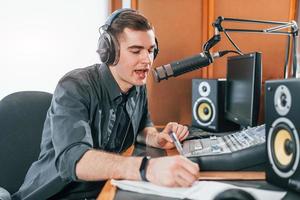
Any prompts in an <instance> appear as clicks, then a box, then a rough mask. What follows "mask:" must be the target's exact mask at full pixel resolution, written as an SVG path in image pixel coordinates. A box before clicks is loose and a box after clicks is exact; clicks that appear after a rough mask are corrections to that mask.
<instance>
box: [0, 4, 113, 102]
mask: <svg viewBox="0 0 300 200" xmlns="http://www.w3.org/2000/svg"><path fill="white" fill-rule="evenodd" d="M107 8H108V1H107V0H89V1H84V0H64V1H60V0H44V1H40V0H26V1H22V0H1V1H0V44H1V45H0V99H1V98H3V97H4V96H6V95H7V94H10V93H12V92H16V91H20V90H41V91H48V92H53V90H54V88H55V86H56V84H57V82H58V80H59V79H60V78H61V77H62V76H63V75H64V74H65V73H66V72H68V71H70V70H72V69H74V68H78V67H85V66H88V65H91V64H94V63H96V62H99V59H98V55H97V54H96V52H95V51H96V48H97V41H98V37H99V32H98V28H99V26H100V25H101V24H103V23H104V21H105V18H106V17H107V14H108V11H107Z"/></svg>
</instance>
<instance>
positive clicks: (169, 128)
mask: <svg viewBox="0 0 300 200" xmlns="http://www.w3.org/2000/svg"><path fill="white" fill-rule="evenodd" d="M171 132H174V133H175V134H176V136H177V138H178V140H179V141H182V140H184V139H185V138H186V137H187V136H188V135H189V131H188V128H187V126H183V125H181V124H177V123H176V122H169V123H168V124H167V125H166V127H165V128H164V130H163V131H162V132H161V133H159V134H157V144H158V145H159V147H160V148H162V149H171V148H174V146H175V145H174V143H173V141H172V139H171V137H170V136H169V134H170V133H171Z"/></svg>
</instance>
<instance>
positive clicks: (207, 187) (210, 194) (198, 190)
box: [111, 180, 286, 200]
mask: <svg viewBox="0 0 300 200" xmlns="http://www.w3.org/2000/svg"><path fill="white" fill-rule="evenodd" d="M111 184H112V185H115V186H117V187H118V188H120V189H123V190H128V191H133V192H138V193H143V194H152V195H160V196H166V197H173V198H180V199H184V198H189V199H201V200H212V199H213V198H214V197H215V196H216V195H218V194H219V193H220V192H222V191H224V190H227V189H234V188H238V189H242V190H245V191H247V192H249V193H250V194H251V195H253V197H254V198H255V199H257V200H266V199H272V200H277V199H278V200H279V199H282V198H283V197H284V196H285V194H286V192H278V191H272V190H261V189H256V188H250V187H238V186H234V185H230V184H227V183H221V182H217V181H197V182H195V183H194V184H193V186H191V187H189V188H178V187H177V188H170V187H163V186H158V185H154V184H152V183H149V182H143V181H128V180H111Z"/></svg>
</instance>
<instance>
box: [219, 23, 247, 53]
mask: <svg viewBox="0 0 300 200" xmlns="http://www.w3.org/2000/svg"><path fill="white" fill-rule="evenodd" d="M223 32H224V33H225V35H226V37H227V39H228V40H229V42H230V43H231V44H232V45H233V46H234V47H235V48H236V50H237V51H238V52H239V53H240V55H244V53H243V52H242V51H241V50H240V48H239V47H238V46H237V45H236V44H235V43H234V42H233V40H232V39H231V38H230V36H229V35H228V33H227V32H226V30H225V29H224V31H223Z"/></svg>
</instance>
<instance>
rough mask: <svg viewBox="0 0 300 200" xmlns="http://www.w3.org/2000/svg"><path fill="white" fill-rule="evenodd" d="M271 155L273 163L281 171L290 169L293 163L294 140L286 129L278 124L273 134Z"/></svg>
mask: <svg viewBox="0 0 300 200" xmlns="http://www.w3.org/2000/svg"><path fill="white" fill-rule="evenodd" d="M273 138H274V139H273V147H274V149H273V154H274V158H275V160H274V161H275V163H276V165H277V166H278V168H280V169H281V170H283V171H286V170H288V169H290V167H291V164H293V162H294V161H295V155H296V152H295V148H296V147H295V138H294V137H293V135H292V133H291V132H290V130H289V128H288V127H285V125H283V124H280V125H278V126H277V127H276V129H275V130H274V134H273Z"/></svg>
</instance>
